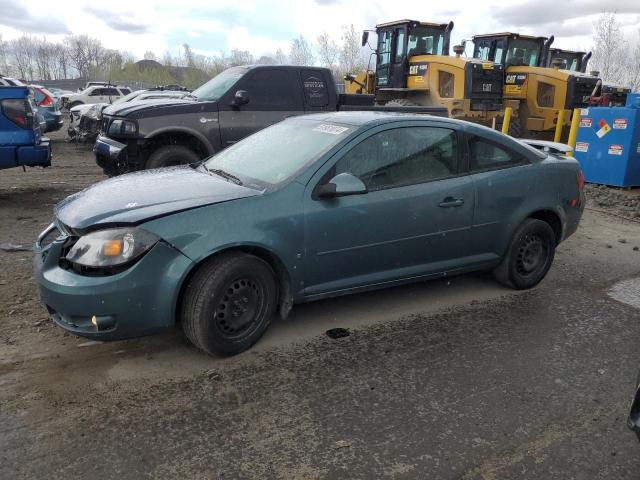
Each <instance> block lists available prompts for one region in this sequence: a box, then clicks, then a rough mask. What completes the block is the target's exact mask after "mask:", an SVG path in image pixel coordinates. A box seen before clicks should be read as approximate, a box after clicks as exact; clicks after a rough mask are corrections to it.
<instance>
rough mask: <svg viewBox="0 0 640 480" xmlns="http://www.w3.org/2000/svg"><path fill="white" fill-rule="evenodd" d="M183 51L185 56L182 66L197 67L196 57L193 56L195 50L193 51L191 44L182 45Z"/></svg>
mask: <svg viewBox="0 0 640 480" xmlns="http://www.w3.org/2000/svg"><path fill="white" fill-rule="evenodd" d="M182 50H183V55H184V59H183V62H182V66H183V67H194V66H195V55H194V54H193V50H191V47H190V46H189V44H188V43H183V44H182Z"/></svg>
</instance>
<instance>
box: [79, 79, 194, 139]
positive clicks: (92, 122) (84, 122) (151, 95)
mask: <svg viewBox="0 0 640 480" xmlns="http://www.w3.org/2000/svg"><path fill="white" fill-rule="evenodd" d="M189 95H190V93H189V92H186V91H172V90H164V91H162V90H136V91H135V92H131V93H130V94H129V95H127V96H125V97H121V98H119V99H118V100H115V101H114V102H113V104H114V105H115V104H120V103H127V102H133V101H136V102H138V101H143V100H155V99H158V98H184V97H187V96H189ZM108 106H109V104H108V103H97V104H80V105H76V106H75V107H72V108H70V109H69V128H68V130H67V133H68V134H69V138H70V139H71V140H76V141H86V140H94V139H95V136H96V135H97V134H98V129H99V128H100V119H101V117H102V110H104V109H105V108H106V107H108Z"/></svg>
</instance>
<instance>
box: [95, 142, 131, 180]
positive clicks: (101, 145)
mask: <svg viewBox="0 0 640 480" xmlns="http://www.w3.org/2000/svg"><path fill="white" fill-rule="evenodd" d="M93 153H94V155H95V156H96V163H97V164H98V166H99V167H101V168H102V169H103V170H104V172H105V173H106V174H107V175H118V174H120V173H123V172H124V171H126V165H127V145H126V144H124V143H120V142H117V141H115V140H113V139H112V138H109V137H105V136H103V135H98V138H97V139H96V143H95V145H94V146H93Z"/></svg>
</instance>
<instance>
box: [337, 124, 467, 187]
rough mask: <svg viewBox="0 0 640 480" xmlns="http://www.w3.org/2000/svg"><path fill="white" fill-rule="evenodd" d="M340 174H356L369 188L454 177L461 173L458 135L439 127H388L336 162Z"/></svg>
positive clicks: (398, 185) (397, 185)
mask: <svg viewBox="0 0 640 480" xmlns="http://www.w3.org/2000/svg"><path fill="white" fill-rule="evenodd" d="M339 173H351V174H353V175H355V176H356V177H358V178H360V180H362V181H363V182H364V184H365V185H366V186H367V189H368V190H369V191H375V190H384V189H387V188H394V187H400V186H406V185H414V184H418V183H424V182H428V181H431V180H437V179H441V178H447V177H451V176H453V175H456V174H457V173H458V141H457V136H456V133H455V131H453V130H450V129H447V128H437V127H403V128H396V129H392V130H385V131H382V132H379V133H376V134H374V135H372V136H370V137H369V138H367V139H365V140H363V141H362V142H361V143H359V144H358V145H356V146H355V147H353V148H352V149H351V150H350V151H349V152H348V153H347V154H345V156H344V157H342V158H341V159H340V160H339V161H338V162H337V163H336V165H335V172H333V174H334V175H337V174H339Z"/></svg>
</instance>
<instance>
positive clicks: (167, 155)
mask: <svg viewBox="0 0 640 480" xmlns="http://www.w3.org/2000/svg"><path fill="white" fill-rule="evenodd" d="M198 160H200V157H199V156H198V154H197V153H196V152H194V151H193V150H191V149H189V148H187V147H184V146H182V145H166V146H164V147H160V148H158V149H157V150H156V151H154V152H153V153H152V154H151V155H150V156H149V158H148V160H147V162H146V163H145V168H162V167H172V166H175V165H188V164H190V163H195V162H197V161H198Z"/></svg>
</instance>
